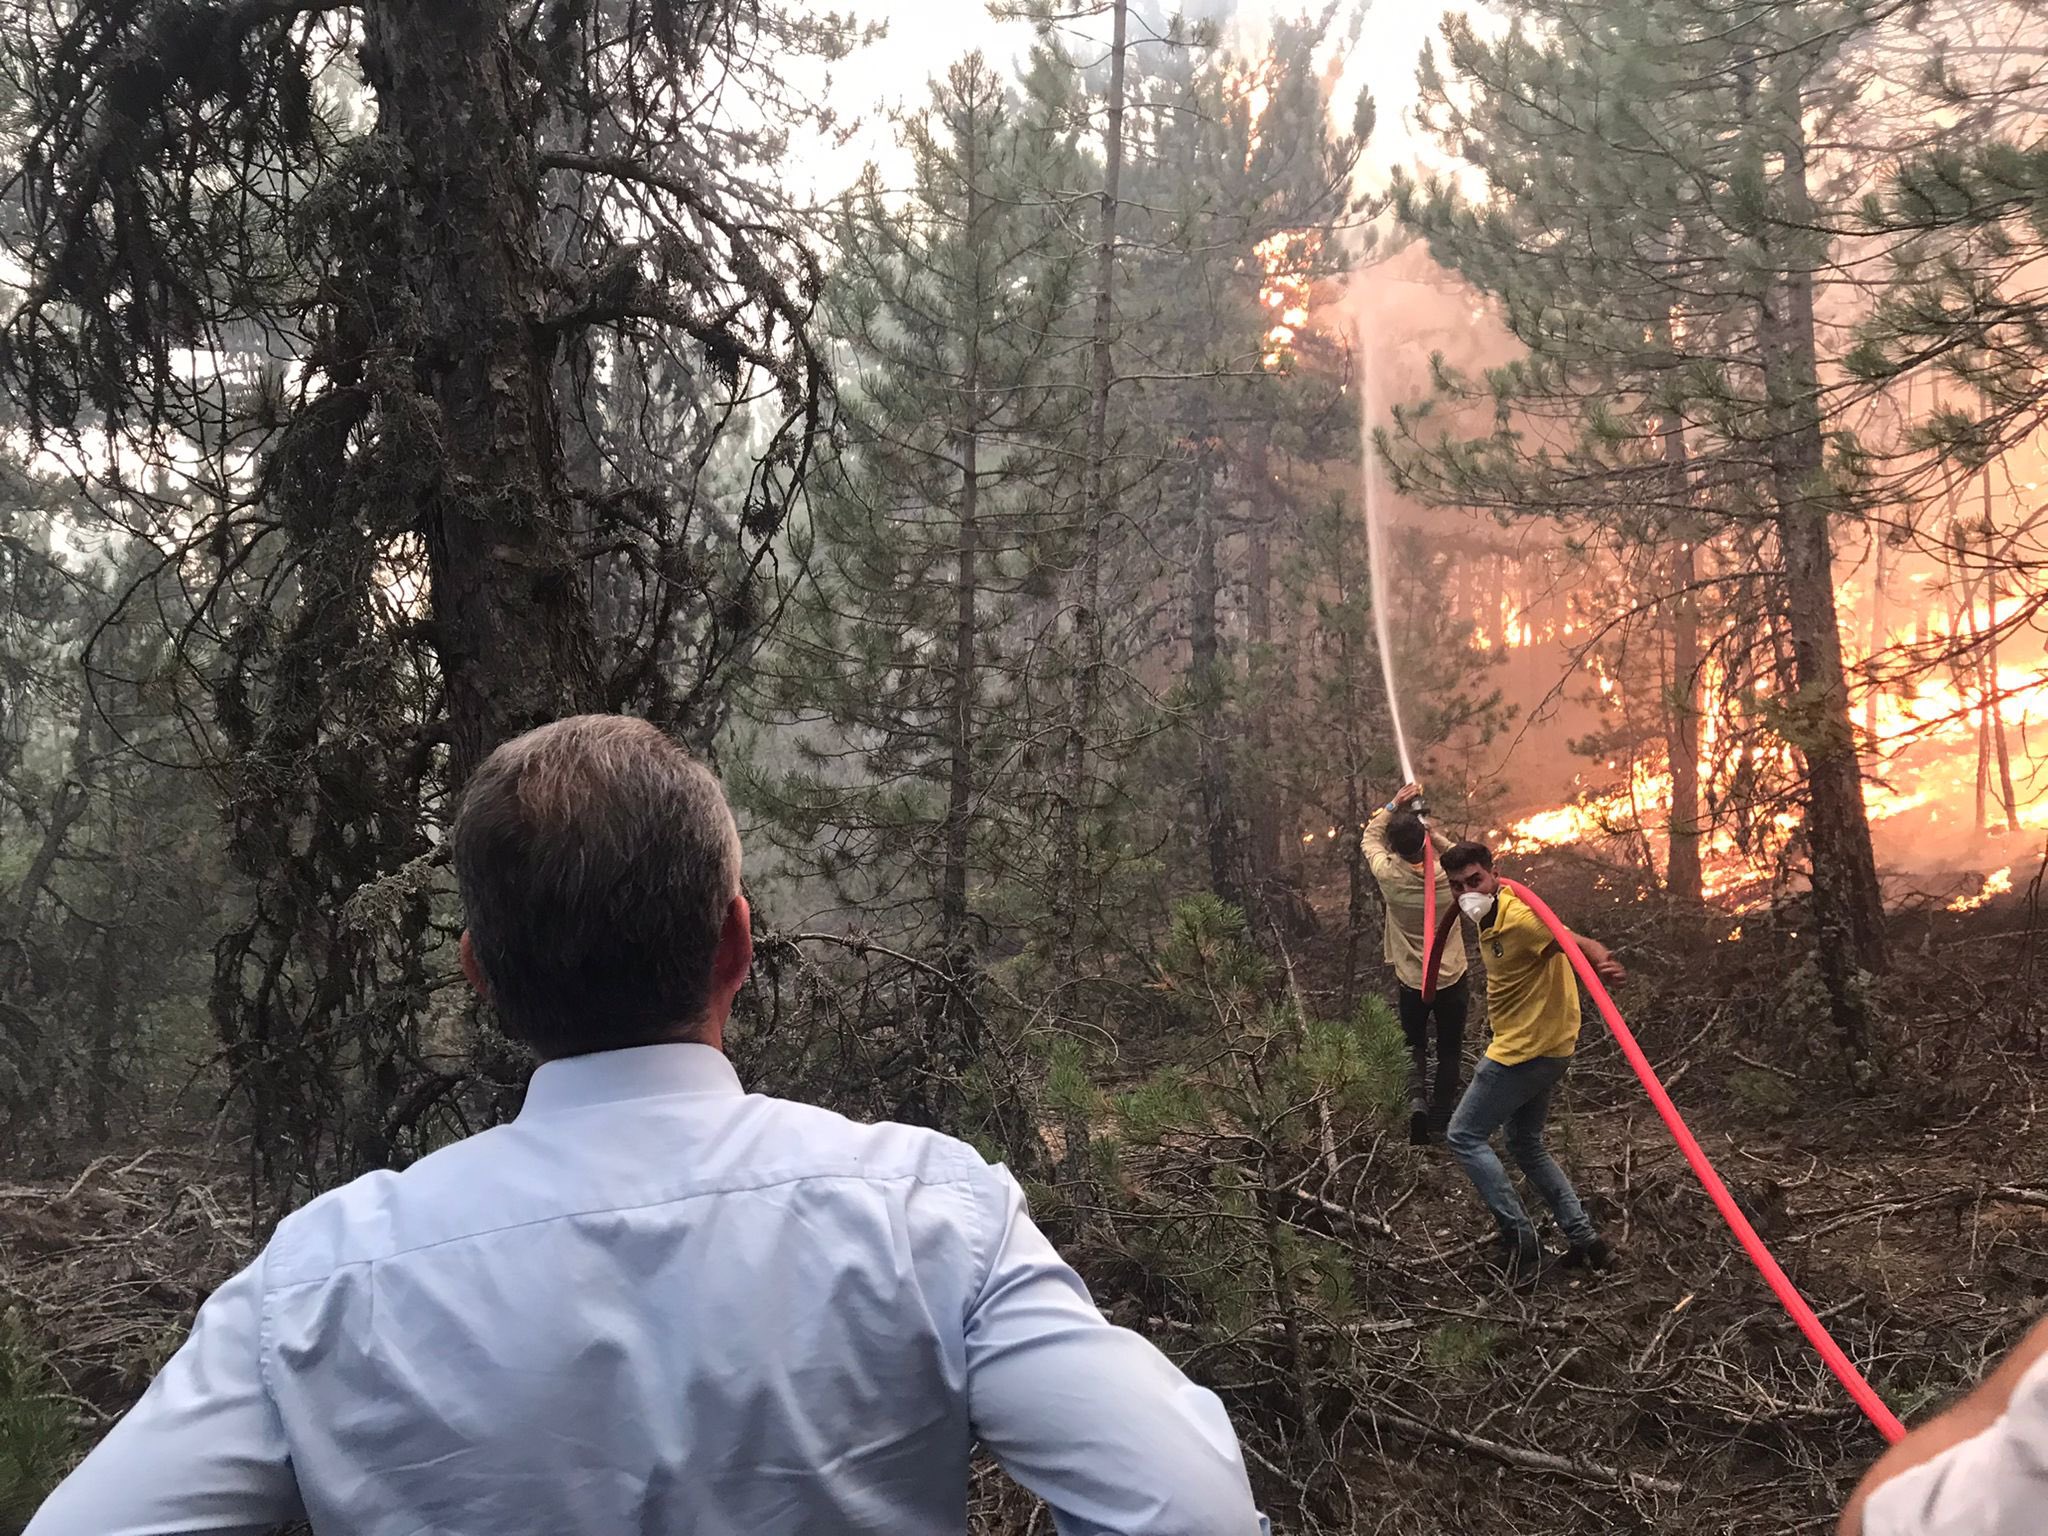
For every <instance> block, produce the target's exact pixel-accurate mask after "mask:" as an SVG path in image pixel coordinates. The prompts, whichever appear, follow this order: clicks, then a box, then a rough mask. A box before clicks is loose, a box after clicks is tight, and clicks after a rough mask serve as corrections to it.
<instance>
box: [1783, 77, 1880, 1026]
mask: <svg viewBox="0 0 2048 1536" xmlns="http://www.w3.org/2000/svg"><path fill="white" fill-rule="evenodd" d="M1799 100H1800V98H1799V93H1798V91H1797V90H1796V89H1794V90H1790V91H1788V92H1787V93H1786V103H1785V104H1784V105H1783V106H1782V108H1781V111H1780V113H1779V114H1778V128H1779V130H1780V131H1779V132H1778V133H1777V134H1776V138H1777V140H1778V148H1779V149H1780V150H1781V151H1782V153H1783V156H1784V178H1783V187H1784V192H1785V220H1786V227H1787V228H1788V229H1789V230H1790V231H1794V232H1797V231H1805V230H1810V229H1812V228H1813V227H1814V210H1813V204H1812V199H1811V196H1810V194H1809V192H1808V190H1807V184H1806V139H1805V129H1804V126H1803V124H1802V121H1801V116H1800V106H1799ZM1797 238H1798V235H1797V234H1796V233H1794V234H1793V235H1792V239H1794V240H1796V239H1797ZM1768 243H1769V237H1768V236H1767V237H1766V244H1768ZM1774 254H1775V253H1774ZM1776 265H1777V271H1776V273H1774V275H1773V277H1772V278H1771V279H1767V280H1766V286H1765V288H1764V291H1763V292H1762V294H1761V295H1760V297H1759V301H1758V327H1757V335H1758V341H1759V345H1760V354H1761V362H1762V365H1763V386H1764V391H1765V398H1766V400H1767V401H1768V402H1769V417H1770V425H1771V431H1770V442H1769V458H1770V474H1771V489H1772V495H1773V498H1774V500H1775V503H1776V508H1777V531H1778V541H1779V547H1780V550H1781V553H1782V558H1783V562H1784V592H1785V617H1786V622H1787V627H1788V628H1789V630H1790V638H1791V642H1792V678H1791V681H1792V685H1793V691H1794V698H1793V700H1791V701H1790V703H1791V707H1792V708H1793V709H1794V711H1795V716H1796V720H1797V725H1796V727H1795V729H1796V732H1797V736H1798V742H1797V744H1798V746H1799V749H1800V752H1801V755H1802V756H1803V758H1804V759H1805V763H1806V777H1807V813H1806V828H1805V830H1806V844H1807V852H1808V855H1809V857H1810V858H1811V860H1812V866H1813V908H1814V923H1815V927H1816V929H1817V934H1816V940H1817V946H1816V947H1817V950H1818V954H1819V960H1820V965H1821V975H1822V978H1823V980H1824V982H1825V984H1826V986H1827V992H1828V1000H1829V1005H1830V1009H1831V1012H1832V1014H1833V1019H1834V1024H1835V1028H1836V1030H1837V1032H1838V1034H1839V1035H1840V1037H1841V1042H1842V1046H1843V1048H1844V1050H1845V1051H1846V1052H1847V1053H1848V1055H1849V1056H1850V1058H1851V1059H1852V1060H1855V1061H1862V1060H1866V1059H1867V1058H1868V1056H1869V1054H1870V1031H1869V1019H1868V1015H1867V1010H1866V1009H1865V1006H1864V1003H1863V998H1862V989H1861V987H1860V986H1859V985H1858V983H1857V979H1856V972H1857V969H1858V968H1859V967H1860V968H1862V969H1863V970H1866V971H1871V972H1878V971H1882V970H1883V969H1884V967H1885V961H1886V939H1885V928H1884V898H1883V892H1882V890H1881V888H1880V887H1879V885H1878V879H1877V861H1876V857H1875V854H1874V853H1873V851H1872V848H1871V842H1870V821H1869V818H1868V816H1867V815H1866V813H1865V810H1864V805H1863V770H1862V763H1861V760H1860V758H1859V757H1858V755H1857V751H1856V736H1855V731H1854V728H1853V726H1852V724H1851V721H1850V712H1849V687H1848V679H1847V676H1846V673H1845V672H1844V669H1843V665H1842V634H1841V628H1840V624H1841V619H1840V615H1839V613H1838V612H1837V610H1836V606H1835V574H1834V545H1833V539H1832V537H1831V533H1830V528H1829V516H1830V512H1831V510H1832V497H1831V495H1830V493H1829V490H1828V487H1827V484H1826V469H1825V465H1824V455H1823V451H1822V439H1821V419H1820V370H1819V363H1818V347H1817V345H1816V342H1815V335H1814V313H1813V270H1812V266H1811V263H1810V261H1809V260H1807V259H1806V258H1804V257H1795V258H1794V259H1791V260H1783V259H1779V260H1778V262H1777V264H1776Z"/></svg>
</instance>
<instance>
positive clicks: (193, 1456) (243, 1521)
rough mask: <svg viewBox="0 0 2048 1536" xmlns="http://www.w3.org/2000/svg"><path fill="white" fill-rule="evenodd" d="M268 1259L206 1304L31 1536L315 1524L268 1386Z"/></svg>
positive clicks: (187, 1535) (168, 1533) (218, 1534)
mask: <svg viewBox="0 0 2048 1536" xmlns="http://www.w3.org/2000/svg"><path fill="white" fill-rule="evenodd" d="M261 1270H262V1260H261V1259H258V1260H257V1262H256V1264H254V1265H252V1266H251V1267H250V1268H248V1269H245V1270H243V1271H242V1272H241V1273H240V1274H238V1275H236V1276H235V1277H234V1278H233V1279H232V1280H230V1281H228V1283H227V1284H225V1285H223V1286H222V1287H221V1288H220V1289H219V1290H218V1291H216V1292H214V1294H213V1296H212V1297H211V1299H209V1300H208V1301H207V1303H206V1305H205V1306H203V1307H201V1308H200V1309H199V1316H198V1319H197V1320H196V1321H195V1322H194V1323H193V1324H192V1332H191V1334H190V1336H189V1337H188V1338H187V1339H186V1340H185V1343H184V1346H183V1347H182V1348H180V1349H179V1351H178V1352H177V1353H176V1354H175V1355H173V1356H172V1357H171V1359H170V1363H169V1364H167V1365H166V1366H165V1367H164V1368H163V1370H162V1371H160V1372H159V1373H158V1374H157V1378H156V1380H155V1381H153V1382H151V1383H150V1386H149V1390H148V1391H147V1392H145V1393H144V1394H143V1396H142V1400H141V1401H140V1402H139V1403H137V1404H136V1405H135V1406H134V1408H132V1409H131V1410H129V1412H128V1414H127V1416H126V1417H124V1418H123V1419H122V1420H121V1421H120V1422H119V1423H118V1424H116V1425H115V1426H114V1427H113V1429H112V1430H111V1431H110V1432H109V1433H108V1435H107V1437H106V1438H105V1439H104V1440H102V1441H101V1442H100V1443H99V1445H98V1447H97V1448H95V1449H94V1451H93V1452H92V1454H91V1455H89V1456H87V1457H86V1458H85V1460H84V1461H83V1462H82V1463H81V1464H80V1465H79V1467H78V1470H77V1471H75V1472H73V1473H72V1474H71V1476H70V1477H68V1478H66V1479H65V1480H64V1482H63V1483H62V1484H61V1485H60V1486H59V1487H58V1489H57V1491H56V1492H55V1493H53V1494H51V1495H50V1497H49V1500H48V1501H47V1502H46V1503H45V1504H44V1505H43V1507H42V1509H41V1510H40V1511H38V1512H37V1514H36V1516H35V1518H34V1519H33V1520H31V1521H29V1523H28V1529H27V1530H26V1531H25V1532H23V1536H241V1533H250V1536H256V1533H262V1532H267V1531H270V1530H272V1529H274V1528H275V1527H277V1526H279V1525H283V1524H285V1523H287V1522H289V1521H292V1520H298V1519H302V1518H304V1511H303V1510H302V1508H301V1506H300V1500H299V1489H298V1484H297V1482H296V1481H295V1480H294V1478H293V1476H292V1467H291V1458H290V1455H289V1452H288V1450H287V1448H286V1443H285V1438H284V1428H283V1425H282V1424H281V1423H280V1422H279V1420H278V1416H277V1410H276V1408H275V1407H274V1406H273V1405H272V1403H271V1401H270V1394H269V1393H268V1391H267V1390H266V1389H265V1387H264V1384H263V1368H262V1344H263V1339H262V1320H263V1288H262V1276H261Z"/></svg>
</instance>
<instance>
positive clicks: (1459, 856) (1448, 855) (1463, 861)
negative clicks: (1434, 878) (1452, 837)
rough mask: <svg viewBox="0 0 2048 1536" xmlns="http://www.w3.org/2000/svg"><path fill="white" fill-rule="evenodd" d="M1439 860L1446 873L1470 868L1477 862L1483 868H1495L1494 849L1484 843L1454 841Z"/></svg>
mask: <svg viewBox="0 0 2048 1536" xmlns="http://www.w3.org/2000/svg"><path fill="white" fill-rule="evenodd" d="M1437 862H1438V863H1439V864H1441V865H1443V867H1444V873H1445V874H1447V875H1448V874H1450V873H1452V872H1453V871H1454V870H1460V869H1470V868H1471V867H1472V866H1473V865H1474V864H1477V865H1478V866H1479V867H1480V868H1481V869H1492V868H1493V850H1492V849H1491V848H1489V847H1487V846H1486V844H1484V843H1453V844H1451V846H1450V847H1448V848H1446V849H1445V850H1444V851H1443V854H1442V856H1441V857H1439V858H1438V859H1437Z"/></svg>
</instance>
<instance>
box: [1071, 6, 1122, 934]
mask: <svg viewBox="0 0 2048 1536" xmlns="http://www.w3.org/2000/svg"><path fill="white" fill-rule="evenodd" d="M1110 12H1111V17H1112V22H1111V31H1110V44H1109V98H1108V102H1107V111H1106V114H1105V119H1104V123H1103V130H1102V199H1101V206H1100V211H1099V214H1098V216H1097V222H1096V247H1095V318H1094V323H1093V325H1092V327H1091V335H1090V351H1091V357H1090V376H1091V382H1090V386H1089V396H1088V442H1087V449H1086V456H1087V463H1086V465H1085V467H1084V472H1085V474H1086V488H1085V491H1084V494H1083V505H1082V508H1081V557H1080V565H1079V569H1078V570H1077V571H1076V572H1075V598H1074V638H1075V640H1076V642H1077V644H1078V647H1079V651H1080V655H1079V657H1078V659H1077V660H1078V665H1077V667H1076V670H1075V674H1074V679H1073V696H1072V698H1071V700H1070V701H1069V705H1068V720H1067V741H1066V754H1065V756H1066V762H1065V773H1064V778H1065V781H1066V782H1065V785H1064V786H1063V793H1062V795H1061V799H1060V829H1059V830H1060V836H1059V858H1060V870H1059V887H1058V889H1059V892H1060V908H1061V911H1060V913H1059V918H1060V926H1061V929H1062V943H1063V947H1064V948H1065V950H1066V959H1067V961H1068V963H1069V964H1070V965H1071V963H1072V961H1073V956H1074V950H1075V946H1076V940H1077V936H1078V931H1079V928H1080V922H1081V909H1082V907H1083V906H1084V905H1085V904H1086V903H1087V899H1088V893H1089V886H1090V881H1089V879H1088V863H1089V860H1088V854H1087V837H1088V824H1087V823H1088V809H1089V807H1090V806H1091V804H1092V803H1093V801H1094V794H1093V792H1092V788H1091V786H1092V783H1093V781H1092V779H1091V777H1090V769H1089V766H1088V744H1089V738H1090V736H1091V735H1092V734H1093V732H1094V729H1095V711H1096V707H1097V705H1098V703H1099V702H1100V697H1101V692H1102V659H1103V641H1102V613H1101V606H1102V535H1103V529H1104V525H1105V524H1107V522H1108V521H1109V501H1110V473H1109V387H1110V378H1111V353H1112V346H1113V343H1114V340H1115V330H1114V328H1115V322H1116V224H1117V205H1118V198H1119V191H1120V185H1121V182H1122V180H1123V166H1124V54H1125V50H1126V48H1127V47H1128V37H1129V22H1130V15H1129V9H1128V6H1127V3H1126V0H1111V5H1110Z"/></svg>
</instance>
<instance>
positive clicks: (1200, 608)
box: [1188, 437, 1243, 904]
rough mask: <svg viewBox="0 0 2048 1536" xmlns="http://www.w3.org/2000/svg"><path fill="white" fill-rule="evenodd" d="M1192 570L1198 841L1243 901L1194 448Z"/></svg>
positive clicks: (1205, 473) (1200, 469)
mask: <svg viewBox="0 0 2048 1536" xmlns="http://www.w3.org/2000/svg"><path fill="white" fill-rule="evenodd" d="M1194 458H1195V462H1194V476H1193V479H1194V504H1195V571H1194V588H1193V590H1192V591H1191V592H1190V593H1189V597H1188V695H1189V699H1190V702H1191V704H1192V706H1193V710H1194V718H1195V760H1196V765H1197V772H1198V776H1199V779H1200V794H1201V803H1202V845H1203V848H1204V849H1205V850H1206V852H1207V854H1208V859H1209V889H1210V890H1212V891H1214V892H1215V893H1216V895H1217V896H1218V897H1219V898H1221V899H1222V900H1224V901H1227V902H1231V903H1233V904H1241V903H1242V901H1243V895H1242V893H1241V892H1240V891H1239V890H1238V888H1237V880H1236V878H1235V874H1234V872H1233V870H1232V868H1231V858H1230V853H1231V842H1232V838H1231V831H1232V827H1231V822H1232V820H1233V818H1232V815H1231V809H1230V771H1229V768H1228V765H1227V764H1226V763H1225V761H1224V751H1225V746H1226V743H1225V739H1224V732H1225V729H1226V727H1225V724H1224V719H1223V703H1224V698H1223V658H1222V645H1221V637H1220V636H1219V635H1218V633H1217V628H1216V595H1217V587H1218V585H1219V583H1220V577H1219V576H1218V574H1217V566H1216V508H1215V506H1214V502H1215V491H1214V487H1213V486H1212V485H1211V484H1210V470H1209V462H1208V459H1209V450H1208V448H1207V446H1206V443H1205V440H1204V439H1203V438H1200V437H1198V438H1197V439H1196V442H1195V448H1194Z"/></svg>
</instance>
